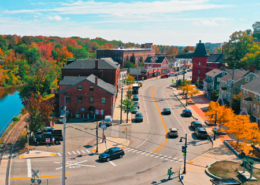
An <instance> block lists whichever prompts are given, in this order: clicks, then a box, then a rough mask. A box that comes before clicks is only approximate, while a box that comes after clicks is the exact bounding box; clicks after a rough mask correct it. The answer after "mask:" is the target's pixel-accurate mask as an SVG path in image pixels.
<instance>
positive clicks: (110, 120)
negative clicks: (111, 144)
mask: <svg viewBox="0 0 260 185" xmlns="http://www.w3.org/2000/svg"><path fill="white" fill-rule="evenodd" d="M103 122H105V123H106V124H107V126H112V122H113V120H112V117H111V116H110V115H106V116H105V118H104V120H103Z"/></svg>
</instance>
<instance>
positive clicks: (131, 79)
mask: <svg viewBox="0 0 260 185" xmlns="http://www.w3.org/2000/svg"><path fill="white" fill-rule="evenodd" d="M124 83H125V84H127V85H129V84H133V83H135V77H134V76H132V75H130V74H127V77H126V78H125V79H124Z"/></svg>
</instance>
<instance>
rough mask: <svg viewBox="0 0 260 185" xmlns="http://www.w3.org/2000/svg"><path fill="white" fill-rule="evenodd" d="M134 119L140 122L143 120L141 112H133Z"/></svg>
mask: <svg viewBox="0 0 260 185" xmlns="http://www.w3.org/2000/svg"><path fill="white" fill-rule="evenodd" d="M135 121H140V122H142V121H143V114H142V113H141V112H137V113H136V114H135Z"/></svg>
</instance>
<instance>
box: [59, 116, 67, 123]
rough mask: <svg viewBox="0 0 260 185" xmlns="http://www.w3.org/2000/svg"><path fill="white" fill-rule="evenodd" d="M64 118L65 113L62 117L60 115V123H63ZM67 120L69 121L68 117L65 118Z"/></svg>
mask: <svg viewBox="0 0 260 185" xmlns="http://www.w3.org/2000/svg"><path fill="white" fill-rule="evenodd" d="M63 120H64V115H60V117H59V122H60V123H63ZM65 121H67V119H65Z"/></svg>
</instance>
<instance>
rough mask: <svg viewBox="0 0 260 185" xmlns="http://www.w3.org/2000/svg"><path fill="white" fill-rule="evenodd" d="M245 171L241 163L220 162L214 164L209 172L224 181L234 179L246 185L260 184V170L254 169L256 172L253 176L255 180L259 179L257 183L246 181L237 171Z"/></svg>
mask: <svg viewBox="0 0 260 185" xmlns="http://www.w3.org/2000/svg"><path fill="white" fill-rule="evenodd" d="M243 169H244V167H243V166H242V165H241V164H239V163H235V162H231V161H218V162H215V163H214V164H212V165H211V167H210V168H209V169H208V170H209V172H210V173H212V174H213V175H215V176H218V177H220V178H222V179H226V178H234V179H236V180H237V181H240V182H242V183H243V184H244V185H259V184H260V170H259V169H257V168H254V170H253V176H254V177H255V178H257V181H247V180H245V179H244V177H242V176H241V175H239V174H238V172H237V171H243ZM247 171H248V170H247ZM248 172H249V171H248Z"/></svg>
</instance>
